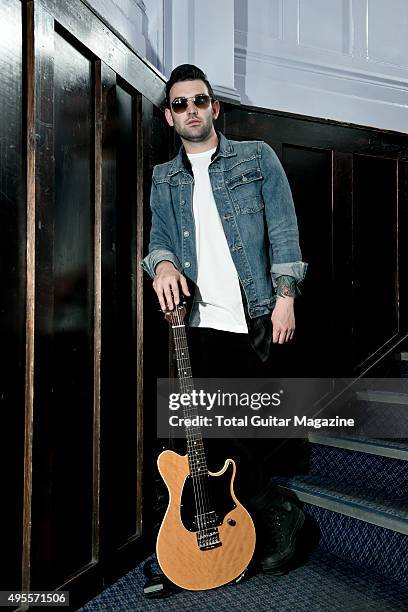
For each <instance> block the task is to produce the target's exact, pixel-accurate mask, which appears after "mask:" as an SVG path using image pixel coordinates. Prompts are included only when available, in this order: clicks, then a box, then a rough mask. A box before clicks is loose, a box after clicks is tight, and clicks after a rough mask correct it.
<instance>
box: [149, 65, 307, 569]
mask: <svg viewBox="0 0 408 612" xmlns="http://www.w3.org/2000/svg"><path fill="white" fill-rule="evenodd" d="M219 112H220V104H219V102H218V101H217V100H215V98H214V94H213V91H212V88H211V85H210V83H209V82H208V80H207V78H206V75H205V74H204V73H203V72H202V70H200V69H199V68H197V67H195V66H192V65H190V64H183V65H181V66H178V67H177V68H175V69H174V70H173V72H172V74H171V76H170V79H169V81H168V83H167V85H166V109H165V117H166V120H167V123H168V124H169V125H170V126H171V127H174V129H175V130H176V132H177V134H178V135H179V136H180V138H181V141H182V147H181V148H180V151H179V153H178V155H177V156H176V157H175V158H174V159H173V160H171V161H170V162H168V163H166V164H161V165H159V166H156V167H155V169H154V172H153V178H152V192H151V209H152V228H151V235H150V244H149V254H148V255H147V257H146V258H145V259H144V260H143V262H142V266H143V268H144V269H145V270H146V271H147V272H148V273H149V274H150V276H151V277H152V278H153V279H154V280H153V288H154V290H155V292H156V294H157V297H158V299H159V302H160V306H161V308H162V309H163V310H166V309H170V310H172V309H173V308H174V306H175V305H177V304H179V302H180V295H181V294H184V295H185V296H190V297H191V299H192V310H191V314H190V319H189V346H190V351H191V357H192V366H193V368H192V371H193V375H194V376H196V377H225V378H226V377H234V378H239V377H247V378H250V377H262V376H268V377H270V376H271V375H272V374H273V370H271V368H270V364H269V361H268V357H269V352H270V344H271V341H272V342H273V343H274V344H276V345H281V344H285V343H287V342H289V341H290V340H291V339H292V338H293V334H294V330H295V316H294V298H295V296H296V294H297V291H298V289H297V288H298V284H299V283H300V282H301V281H302V280H303V278H304V275H305V272H306V264H304V263H303V262H302V261H301V253H300V248H299V243H298V230H297V222H296V215H295V211H294V206H293V201H292V196H291V192H290V188H289V185H288V182H287V179H286V175H285V173H284V171H283V169H282V166H281V164H280V162H279V160H278V159H277V157H276V155H275V153H274V152H273V150H272V149H271V148H270V147H269V146H268V145H267V144H265V143H264V142H235V141H229V140H227V139H226V138H225V137H224V135H223V134H221V133H220V132H218V133H217V132H216V131H215V128H214V121H215V120H216V119H217V117H218V115H219ZM187 279H188V280H189V281H190V284H192V285H193V286H194V287H195V289H194V291H191V292H190V289H189V283H188V282H187ZM272 367H273V366H272ZM275 376H276V374H275ZM232 442H233V444H235V451H236V454H235V458H236V459H238V461H240V460H241V461H240V466H239V467H240V472H241V480H240V481H239V487H240V488H239V492H240V495H241V497H242V498H243V500H242V501H244V503H245V502H246V503H247V506H248V508H249V509H250V510H251V511H252V513H253V515H254V518H255V521H256V528H257V533H258V535H259V534H260V533H261V534H262V537H261V538H259V541H260V542H262V543H263V546H261V547H259V548H258V557H259V563H260V566H261V568H262V569H264V570H267V571H270V572H271V573H282V572H284V571H286V569H287V566H288V562H289V561H290V559H291V557H292V556H293V554H294V550H295V541H296V537H297V535H298V533H299V530H300V527H301V525H302V523H303V519H304V516H303V513H302V511H301V510H300V509H299V508H298V507H297V506H295V505H293V504H292V503H291V502H289V501H288V500H286V499H284V498H283V497H282V495H278V494H277V493H276V491H275V490H274V489H273V488H271V486H270V484H269V477H270V474H269V473H268V471H267V470H266V469H265V456H266V455H267V445H270V444H271V441H270V440H267V441H259V440H257V441H244V440H235V441H232ZM260 442H264V444H262V443H260ZM223 450H224V455H223V456H224V458H225V457H226V456H227V455H226V454H225V446H223Z"/></svg>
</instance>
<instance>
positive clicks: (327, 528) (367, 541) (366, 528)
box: [303, 504, 408, 588]
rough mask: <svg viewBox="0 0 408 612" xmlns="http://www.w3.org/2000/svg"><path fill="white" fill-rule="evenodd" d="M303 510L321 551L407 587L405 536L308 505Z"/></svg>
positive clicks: (407, 539) (407, 553) (406, 542)
mask: <svg viewBox="0 0 408 612" xmlns="http://www.w3.org/2000/svg"><path fill="white" fill-rule="evenodd" d="M303 511H304V512H305V513H306V516H307V517H308V519H311V521H312V523H310V520H309V524H314V525H316V526H317V529H318V533H319V536H318V537H319V547H320V548H322V549H323V550H326V551H329V552H331V553H333V554H335V555H336V556H337V557H340V558H342V559H345V560H347V561H353V562H355V563H359V564H360V565H362V566H363V567H366V568H369V569H371V570H373V571H376V572H377V573H379V574H381V575H383V576H388V578H390V579H391V580H394V581H395V582H398V583H400V584H405V585H406V586H407V588H408V536H407V535H404V534H402V533H398V532H396V531H391V530H390V529H384V527H379V526H378V525H372V524H370V523H367V522H365V521H362V520H359V519H357V518H354V517H351V516H346V515H344V514H339V513H338V512H334V511H333V510H328V509H326V508H321V507H319V506H313V505H311V504H304V506H303ZM315 529H316V527H315ZM309 531H310V528H309Z"/></svg>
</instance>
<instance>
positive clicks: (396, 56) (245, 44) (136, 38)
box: [86, 0, 408, 132]
mask: <svg viewBox="0 0 408 612" xmlns="http://www.w3.org/2000/svg"><path fill="white" fill-rule="evenodd" d="M86 1H87V2H88V3H90V4H92V5H93V6H94V8H95V10H96V11H97V12H99V13H100V14H101V15H102V16H105V17H106V18H107V19H108V20H109V21H110V23H112V25H113V26H114V27H115V29H117V30H118V31H120V32H121V33H122V34H123V36H124V37H125V38H127V40H129V42H130V44H131V46H133V47H134V48H135V49H136V50H137V51H138V52H139V53H141V54H142V55H143V56H144V57H146V58H147V59H148V60H149V61H150V62H151V63H152V64H153V65H154V66H155V67H156V68H158V69H159V70H160V71H161V72H162V73H163V74H165V75H166V76H169V74H170V72H171V69H172V68H173V66H175V65H177V64H181V63H184V62H191V63H195V64H197V65H199V66H201V67H202V68H203V69H204V70H205V71H206V72H207V74H208V76H209V79H210V81H212V83H213V84H214V86H215V90H216V91H217V92H218V94H219V95H220V96H223V97H228V98H232V99H235V100H238V101H239V100H241V101H242V102H243V103H246V104H251V105H253V106H261V107H266V108H272V109H278V110H283V111H289V112H293V113H299V114H304V115H312V116H316V117H326V118H332V119H336V120H339V121H345V122H351V123H358V124H363V125H371V126H376V127H381V128H387V129H395V130H398V131H402V132H408V1H407V0H205V2H203V0H86Z"/></svg>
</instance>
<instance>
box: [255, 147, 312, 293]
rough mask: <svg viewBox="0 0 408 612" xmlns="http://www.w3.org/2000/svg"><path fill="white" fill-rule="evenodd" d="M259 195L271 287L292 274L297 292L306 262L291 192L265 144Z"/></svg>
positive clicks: (278, 162)
mask: <svg viewBox="0 0 408 612" xmlns="http://www.w3.org/2000/svg"><path fill="white" fill-rule="evenodd" d="M261 172H262V177H263V181H262V197H263V200H264V202H265V217H266V223H267V228H268V236H269V243H270V250H271V258H272V265H271V277H272V283H273V286H274V288H275V289H276V287H277V283H276V281H277V279H278V278H279V276H292V277H293V278H294V280H295V281H296V285H297V293H300V291H299V288H298V287H299V285H300V284H301V283H302V282H303V280H304V278H305V275H306V271H307V264H306V263H305V262H303V261H302V260H301V259H302V254H301V250H300V246H299V232H298V225H297V219H296V212H295V206H294V204H293V198H292V192H291V190H290V186H289V182H288V179H287V177H286V174H285V171H284V169H283V167H282V164H281V163H280V161H279V159H278V157H277V155H276V153H275V152H274V151H273V149H272V148H271V147H270V146H269V145H267V144H266V143H262V148H261Z"/></svg>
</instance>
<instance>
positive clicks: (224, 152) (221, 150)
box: [168, 132, 236, 176]
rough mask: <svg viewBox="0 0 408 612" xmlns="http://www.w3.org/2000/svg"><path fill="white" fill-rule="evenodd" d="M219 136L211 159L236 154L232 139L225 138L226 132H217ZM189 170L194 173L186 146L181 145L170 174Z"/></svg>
mask: <svg viewBox="0 0 408 612" xmlns="http://www.w3.org/2000/svg"><path fill="white" fill-rule="evenodd" d="M217 136H218V145H217V148H216V150H215V151H214V153H213V155H212V157H211V161H214V159H215V158H216V157H232V156H234V155H236V153H235V151H234V147H233V146H232V144H231V143H230V141H229V140H228V139H227V138H225V136H224V134H222V133H221V132H217ZM185 170H187V172H189V174H192V171H191V164H190V161H189V159H188V157H187V154H186V151H185V149H184V146H183V145H181V147H180V149H179V151H178V153H177V155H176V157H175V158H174V159H173V163H172V164H171V166H170V169H169V172H168V175H169V176H170V175H173V174H177V172H183V171H185Z"/></svg>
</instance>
